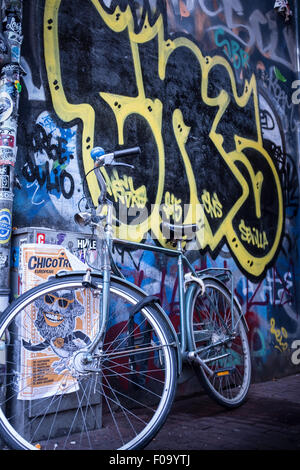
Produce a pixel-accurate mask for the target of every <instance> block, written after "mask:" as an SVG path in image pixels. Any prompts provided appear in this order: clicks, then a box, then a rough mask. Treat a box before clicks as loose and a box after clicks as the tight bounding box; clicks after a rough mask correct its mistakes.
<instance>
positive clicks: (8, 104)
mask: <svg viewBox="0 0 300 470" xmlns="http://www.w3.org/2000/svg"><path fill="white" fill-rule="evenodd" d="M13 108H14V103H13V100H12V99H11V97H10V96H9V94H8V93H7V92H6V91H2V92H1V93H0V121H1V122H4V121H6V120H7V119H8V118H9V117H10V115H11V113H12V112H13Z"/></svg>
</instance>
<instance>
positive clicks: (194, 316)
mask: <svg viewBox="0 0 300 470" xmlns="http://www.w3.org/2000/svg"><path fill="white" fill-rule="evenodd" d="M204 285H205V293H204V294H203V295H202V294H201V290H200V289H198V290H197V291H196V293H195V296H194V298H193V302H192V309H191V313H190V326H191V332H192V338H191V340H192V346H191V349H192V350H193V351H197V354H198V356H199V358H200V359H202V360H203V361H204V363H205V364H206V365H207V366H208V368H209V369H210V372H209V371H208V370H207V369H206V368H204V367H202V366H201V365H200V364H199V362H194V363H193V365H194V370H195V373H196V375H197V376H198V378H199V379H200V381H201V383H202V385H203V387H204V389H205V390H206V392H207V393H208V395H209V396H210V397H211V398H213V399H214V400H215V401H217V403H219V404H220V405H222V406H224V407H226V408H235V407H237V406H240V405H241V404H242V403H244V401H245V400H246V397H247V393H248V390H249V386H250V381H251V358H250V350H249V345H248V339H247V333H246V330H245V327H244V324H243V321H242V319H241V318H240V316H239V311H238V308H237V305H236V303H235V302H234V303H233V315H232V312H231V296H230V293H229V291H228V290H227V289H226V288H225V287H224V286H223V285H222V284H220V283H219V282H217V281H216V280H214V279H205V280H204ZM233 323H234V324H233ZM235 324H236V327H235V326H234V325H235Z"/></svg>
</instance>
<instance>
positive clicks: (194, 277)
mask: <svg viewBox="0 0 300 470" xmlns="http://www.w3.org/2000/svg"><path fill="white" fill-rule="evenodd" d="M96 176H97V179H98V181H99V184H100V188H101V196H100V199H99V206H98V209H97V212H98V216H99V215H100V216H101V211H102V208H103V205H104V203H105V201H106V207H107V215H106V216H105V217H103V216H101V217H100V218H102V219H105V222H106V223H105V228H104V234H105V236H104V244H103V246H104V250H103V257H104V263H103V268H102V272H103V292H102V305H101V306H100V311H101V322H100V323H101V324H100V326H99V331H98V334H97V335H96V337H95V339H94V340H93V342H92V344H91V345H90V346H89V347H88V348H87V351H86V356H85V363H89V362H92V354H93V353H94V352H95V350H96V349H98V350H99V351H101V350H102V346H103V341H104V336H105V332H106V327H107V323H108V317H109V295H110V276H111V265H113V268H114V270H115V272H116V273H117V276H119V277H121V278H124V276H123V275H122V273H121V272H120V270H119V269H118V268H117V266H116V265H115V263H114V261H113V256H112V247H113V244H114V243H116V244H122V245H123V246H126V247H128V248H135V249H142V250H145V251H152V252H157V253H162V254H164V255H166V256H169V257H176V258H177V270H178V290H179V308H180V331H179V335H178V336H179V337H180V341H179V347H180V355H181V358H182V359H186V360H193V359H196V360H197V361H198V362H200V364H201V366H202V367H204V368H205V369H206V370H207V371H208V372H209V373H211V371H210V369H209V368H208V367H207V366H206V364H205V363H204V362H203V361H202V360H201V359H200V358H199V356H198V354H197V353H198V352H201V351H197V353H196V352H195V351H193V344H192V342H193V340H192V338H193V334H192V331H191V325H190V323H189V321H188V320H189V317H188V312H190V309H191V308H192V302H193V296H194V293H195V289H196V288H197V287H198V286H201V287H202V290H203V288H204V283H203V279H205V278H209V277H210V278H212V277H213V275H212V272H218V273H219V275H218V276H214V278H217V279H218V282H220V283H221V284H222V285H223V286H224V283H222V281H221V279H220V277H221V276H222V274H223V275H224V273H226V274H227V275H228V274H229V275H230V277H231V316H232V325H233V331H232V332H230V334H234V332H235V329H236V327H237V324H238V322H239V321H240V320H242V321H243V322H244V324H245V326H246V330H248V326H247V323H246V320H245V318H244V315H243V313H242V310H241V308H240V306H239V305H238V303H237V301H236V300H234V297H233V277H232V273H231V271H230V270H229V269H226V268H207V269H204V270H201V271H197V270H195V269H194V267H193V266H192V264H191V263H190V262H189V260H188V259H187V257H186V256H185V255H184V253H183V250H182V240H180V239H179V240H177V248H176V249H171V248H165V247H160V246H155V245H147V244H145V243H140V242H132V241H128V240H120V239H114V238H113V223H112V214H113V205H112V202H111V201H109V200H106V184H105V181H104V178H103V175H102V174H101V171H100V168H99V167H98V168H96ZM94 226H95V227H96V228H97V230H98V231H99V229H100V224H99V223H96V224H94ZM101 233H102V232H101ZM98 236H100V237H101V234H100V231H99V233H98ZM184 264H185V265H186V266H187V267H188V270H189V272H188V275H186V274H185V273H184ZM189 283H190V285H188V287H186V284H189ZM234 303H235V304H236V305H237V307H238V309H239V312H240V313H239V316H238V319H237V321H236V323H235V324H234V314H233V310H234V309H233V307H234ZM217 314H218V312H217Z"/></svg>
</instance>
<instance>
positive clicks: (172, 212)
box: [162, 191, 182, 223]
mask: <svg viewBox="0 0 300 470" xmlns="http://www.w3.org/2000/svg"><path fill="white" fill-rule="evenodd" d="M162 210H163V211H164V213H165V215H166V217H167V218H168V219H170V218H171V217H173V219H174V221H175V222H178V223H182V206H181V199H178V198H177V197H176V196H175V195H174V194H170V193H169V191H166V194H165V203H164V204H163V206H162Z"/></svg>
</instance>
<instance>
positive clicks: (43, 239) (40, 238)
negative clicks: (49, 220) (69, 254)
mask: <svg viewBox="0 0 300 470" xmlns="http://www.w3.org/2000/svg"><path fill="white" fill-rule="evenodd" d="M36 242H37V243H46V235H45V234H44V233H37V234H36Z"/></svg>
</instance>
